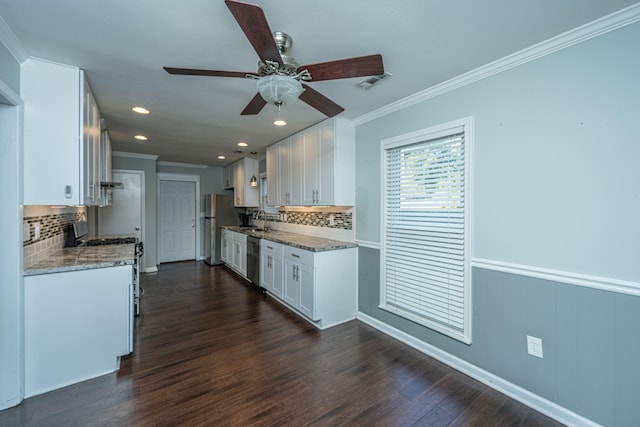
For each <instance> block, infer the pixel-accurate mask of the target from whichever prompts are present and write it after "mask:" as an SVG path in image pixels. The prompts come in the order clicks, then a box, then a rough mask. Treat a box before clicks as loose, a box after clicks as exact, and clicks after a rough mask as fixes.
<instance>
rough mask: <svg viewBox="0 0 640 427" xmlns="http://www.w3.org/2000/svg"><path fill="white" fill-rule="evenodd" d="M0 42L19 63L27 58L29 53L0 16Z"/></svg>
mask: <svg viewBox="0 0 640 427" xmlns="http://www.w3.org/2000/svg"><path fill="white" fill-rule="evenodd" d="M0 42H1V43H2V44H3V45H5V47H6V48H7V50H9V53H11V55H12V56H13V57H14V58H15V60H16V61H18V63H19V64H22V63H23V62H24V61H26V60H27V58H29V54H28V53H27V51H26V50H25V48H24V47H23V46H22V43H20V40H18V38H17V37H16V35H15V34H13V31H11V28H9V25H7V23H6V22H5V20H4V19H3V18H2V16H0Z"/></svg>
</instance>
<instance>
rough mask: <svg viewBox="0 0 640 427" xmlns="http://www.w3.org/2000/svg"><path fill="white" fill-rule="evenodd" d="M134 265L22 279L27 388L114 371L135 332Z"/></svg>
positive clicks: (31, 392)
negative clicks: (132, 286) (133, 306)
mask: <svg viewBox="0 0 640 427" xmlns="http://www.w3.org/2000/svg"><path fill="white" fill-rule="evenodd" d="M132 277H133V273H132V266H131V265H125V266H117V267H109V268H97V269H91V270H79V271H69V272H61V273H51V274H42V275H37V276H26V277H25V278H24V306H25V308H24V337H25V340H24V342H25V344H24V345H25V348H24V356H25V357H24V368H25V374H24V380H25V384H24V387H25V388H24V391H25V397H30V396H35V395H37V394H41V393H45V392H47V391H50V390H54V389H57V388H60V387H64V386H67V385H70V384H73V383H76V382H79V381H84V380H87V379H89V378H93V377H97V376H99V375H103V374H106V373H109V372H113V371H116V370H117V369H118V367H119V360H118V359H119V356H122V355H126V354H128V353H129V343H130V339H131V336H130V334H131V333H132V332H133V329H132V322H133V311H132V303H133V299H132V298H133V294H132V292H131V283H132Z"/></svg>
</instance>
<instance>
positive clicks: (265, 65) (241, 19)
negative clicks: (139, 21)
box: [163, 0, 384, 117]
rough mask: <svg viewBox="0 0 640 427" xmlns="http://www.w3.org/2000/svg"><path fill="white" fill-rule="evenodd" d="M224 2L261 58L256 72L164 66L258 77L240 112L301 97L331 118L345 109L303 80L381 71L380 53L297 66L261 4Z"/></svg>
mask: <svg viewBox="0 0 640 427" xmlns="http://www.w3.org/2000/svg"><path fill="white" fill-rule="evenodd" d="M225 3H226V5H227V7H228V8H229V10H230V11H231V14H232V15H233V16H234V18H235V19H236V21H237V22H238V24H239V25H240V28H241V29H242V31H243V32H244V34H245V36H246V37H247V38H248V39H249V42H250V43H251V45H252V46H253V48H254V50H255V51H256V53H257V54H258V57H259V58H260V61H259V62H258V71H257V72H255V73H243V72H239V71H220V70H201V69H193V68H173V67H163V68H164V69H165V70H166V71H167V72H168V73H169V74H178V75H188V76H211V77H241V78H249V79H254V80H257V87H258V90H259V92H258V93H257V94H256V96H254V97H253V99H252V100H251V101H250V102H249V104H248V105H247V106H246V107H245V108H244V110H242V113H240V114H242V115H254V114H258V113H259V112H260V111H261V110H262V109H263V108H264V106H265V105H266V104H267V103H270V104H273V105H275V106H277V107H278V108H280V107H282V106H283V105H285V104H289V103H291V102H293V101H295V100H296V99H298V98H300V99H301V100H302V101H304V102H306V103H307V104H309V105H310V106H312V107H313V108H315V109H316V110H318V111H320V112H321V113H323V114H325V115H326V116H328V117H333V116H335V115H337V114H340V113H341V112H342V111H344V108H342V107H341V106H340V105H338V104H336V103H335V102H333V101H332V100H330V99H329V98H327V97H326V96H324V95H322V94H321V93H320V92H317V91H315V90H314V89H312V88H311V87H309V86H308V85H307V84H305V83H303V82H317V81H323V80H335V79H345V78H350V77H364V76H378V75H381V74H384V67H383V64H382V55H379V54H376V55H368V56H360V57H355V58H347V59H341V60H337V61H329V62H321V63H317V64H312V65H303V66H300V65H298V63H297V62H296V60H295V59H294V58H292V57H291V56H289V55H287V52H288V50H289V48H290V47H291V44H292V39H291V37H290V36H289V35H288V34H286V33H283V32H273V33H272V32H271V29H270V28H269V24H268V23H267V18H266V17H265V15H264V12H263V10H262V8H261V7H260V6H258V5H254V4H249V3H243V2H239V1H234V0H225Z"/></svg>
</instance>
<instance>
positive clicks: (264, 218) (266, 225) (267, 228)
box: [255, 209, 271, 232]
mask: <svg viewBox="0 0 640 427" xmlns="http://www.w3.org/2000/svg"><path fill="white" fill-rule="evenodd" d="M260 214H262V221H264V225H263V226H262V228H263V229H264V231H266V232H269V231H271V225H270V224H269V217H268V216H267V213H266V212H265V211H264V210H262V209H260V210H258V211H257V212H256V217H255V219H256V221H257V220H259V219H260Z"/></svg>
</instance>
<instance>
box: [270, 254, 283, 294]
mask: <svg viewBox="0 0 640 427" xmlns="http://www.w3.org/2000/svg"><path fill="white" fill-rule="evenodd" d="M271 264H272V269H273V288H272V289H271V292H273V295H275V296H276V297H278V298H280V299H282V288H283V287H284V275H283V274H282V266H283V265H282V256H280V255H278V254H277V253H276V254H274V255H273V260H272V262H271Z"/></svg>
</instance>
